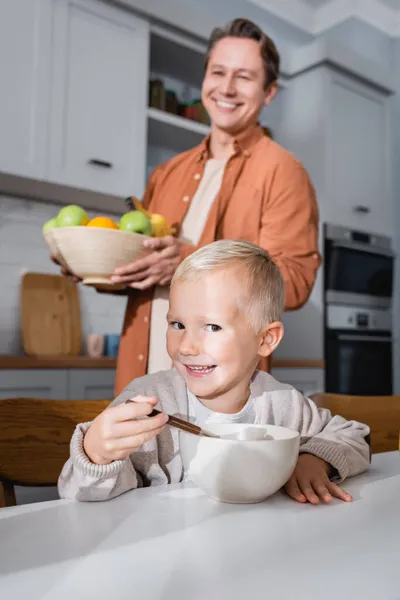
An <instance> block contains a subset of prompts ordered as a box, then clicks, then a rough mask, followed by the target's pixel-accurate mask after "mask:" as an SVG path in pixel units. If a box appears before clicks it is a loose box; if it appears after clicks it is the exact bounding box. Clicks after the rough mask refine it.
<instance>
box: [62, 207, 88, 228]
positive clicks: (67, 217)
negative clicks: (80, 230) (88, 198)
mask: <svg viewBox="0 0 400 600" xmlns="http://www.w3.org/2000/svg"><path fill="white" fill-rule="evenodd" d="M88 221H89V217H88V214H87V212H86V210H85V209H84V208H82V207H81V206H77V205H76V204H69V205H68V206H64V208H62V209H61V210H60V212H59V213H58V215H57V227H76V226H77V225H86V223H88Z"/></svg>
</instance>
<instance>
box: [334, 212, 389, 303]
mask: <svg viewBox="0 0 400 600" xmlns="http://www.w3.org/2000/svg"><path fill="white" fill-rule="evenodd" d="M394 260H395V258H394V252H393V250H392V243H391V239H390V238H389V237H386V236H382V235H375V234H371V233H365V232H360V231H354V230H351V229H347V228H346V227H342V226H339V225H329V224H325V225H324V293H325V303H326V304H346V305H350V306H365V307H371V308H379V309H390V308H391V305H392V296H393V279H394Z"/></svg>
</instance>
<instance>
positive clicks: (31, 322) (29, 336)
mask: <svg viewBox="0 0 400 600" xmlns="http://www.w3.org/2000/svg"><path fill="white" fill-rule="evenodd" d="M20 306H21V327H22V340H23V346H24V350H25V352H26V354H30V355H35V356H58V355H69V356H76V355H78V354H80V352H81V341H82V333H81V310H80V302H79V292H78V287H77V285H76V283H73V282H72V281H69V280H68V279H67V278H66V277H62V276H61V275H47V274H44V273H25V275H24V276H23V278H22V283H21V298H20Z"/></svg>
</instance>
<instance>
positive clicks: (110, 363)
mask: <svg viewBox="0 0 400 600" xmlns="http://www.w3.org/2000/svg"><path fill="white" fill-rule="evenodd" d="M116 364H117V361H116V359H115V358H108V357H106V356H101V357H100V358H92V357H91V356H24V355H17V356H8V355H0V369H115V368H116ZM272 366H273V368H274V369H324V368H325V361H324V360H313V359H298V358H275V359H274V360H273V361H272Z"/></svg>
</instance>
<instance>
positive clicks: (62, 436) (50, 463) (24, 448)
mask: <svg viewBox="0 0 400 600" xmlns="http://www.w3.org/2000/svg"><path fill="white" fill-rule="evenodd" d="M109 403H110V400H41V399H36V398H13V399H6V400H0V507H1V506H13V505H15V503H16V501H15V492H14V485H23V486H49V485H56V484H57V479H58V476H59V474H60V471H61V469H62V466H63V464H64V463H65V461H66V460H67V459H68V457H69V443H70V440H71V436H72V434H73V432H74V429H75V426H76V425H77V424H78V423H84V422H86V421H92V420H93V419H94V418H95V417H96V416H97V415H98V414H99V413H100V412H102V411H103V410H104V409H105V408H106V407H107V406H108V405H109Z"/></svg>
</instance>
